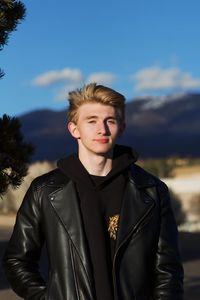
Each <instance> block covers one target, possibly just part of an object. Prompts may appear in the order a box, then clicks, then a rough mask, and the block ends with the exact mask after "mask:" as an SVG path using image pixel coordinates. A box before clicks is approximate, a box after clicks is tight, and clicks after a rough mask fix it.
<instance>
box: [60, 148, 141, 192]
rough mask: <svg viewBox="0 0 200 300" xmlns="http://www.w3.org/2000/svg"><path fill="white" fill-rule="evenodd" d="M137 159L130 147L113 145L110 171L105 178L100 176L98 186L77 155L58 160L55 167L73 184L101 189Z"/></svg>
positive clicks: (135, 153)
mask: <svg viewBox="0 0 200 300" xmlns="http://www.w3.org/2000/svg"><path fill="white" fill-rule="evenodd" d="M137 158H138V154H137V152H136V151H135V150H134V149H132V148H131V147H128V146H122V145H115V147H114V151H113V165H112V169H111V171H110V172H109V173H108V174H107V175H106V176H102V180H101V181H100V182H99V183H98V184H94V182H93V180H92V178H91V176H90V174H89V173H88V171H87V170H86V168H85V167H84V166H83V164H82V163H81V161H80V160H79V158H78V155H77V154H71V155H70V156H68V157H65V158H62V159H60V160H59V161H58V163H57V166H58V168H59V169H60V170H61V172H62V173H64V174H65V176H67V177H69V178H70V179H72V180H73V181H75V182H80V181H81V182H82V183H84V184H85V185H87V186H89V187H91V188H103V187H104V186H105V185H106V184H107V183H109V182H110V181H111V180H112V179H113V178H115V177H116V176H118V175H119V174H120V173H123V172H124V171H125V170H127V168H128V167H129V166H130V165H131V164H133V163H134V162H136V161H137Z"/></svg>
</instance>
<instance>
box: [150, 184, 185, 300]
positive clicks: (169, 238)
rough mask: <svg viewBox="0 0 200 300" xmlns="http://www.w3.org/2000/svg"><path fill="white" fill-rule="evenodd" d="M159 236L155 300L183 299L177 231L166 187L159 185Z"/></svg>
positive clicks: (181, 269)
mask: <svg viewBox="0 0 200 300" xmlns="http://www.w3.org/2000/svg"><path fill="white" fill-rule="evenodd" d="M158 194H159V199H160V234H159V242H158V249H157V253H156V266H155V288H154V299H155V300H182V299H183V267H182V263H181V259H180V254H179V246H178V231H177V226H176V222H175V218H174V215H173V211H172V208H171V203H170V196H169V191H168V188H167V186H166V185H165V184H164V183H162V182H161V183H159V186H158Z"/></svg>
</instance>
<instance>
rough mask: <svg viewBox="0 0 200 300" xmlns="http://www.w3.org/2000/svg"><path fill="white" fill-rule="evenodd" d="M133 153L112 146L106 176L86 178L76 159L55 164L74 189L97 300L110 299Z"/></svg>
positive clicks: (80, 164)
mask: <svg viewBox="0 0 200 300" xmlns="http://www.w3.org/2000/svg"><path fill="white" fill-rule="evenodd" d="M136 159H137V154H136V153H135V152H134V151H133V150H132V149H131V148H129V147H126V146H120V145H116V146H115V148H114V152H113V164H112V170H111V171H110V172H109V173H108V174H107V175H106V176H94V175H90V174H89V173H88V172H87V170H86V169H85V167H84V166H83V165H82V163H81V162H80V160H79V159H78V156H77V155H76V154H72V155H70V156H69V157H67V158H64V159H61V160H59V161H58V167H59V168H60V169H61V171H62V172H63V173H64V174H65V175H66V176H67V177H69V178H71V179H72V180H73V181H74V183H75V186H76V189H77V193H78V196H79V201H80V210H81V213H82V219H83V226H84V230H85V234H86V239H87V241H88V248H89V253H90V257H91V263H92V267H93V275H94V282H95V289H96V298H97V300H113V298H114V297H113V283H112V261H113V256H114V251H115V241H116V234H117V225H118V221H119V216H120V209H121V203H122V199H123V193H124V188H125V183H126V175H127V170H128V168H129V166H130V165H131V164H132V163H134V162H135V161H136Z"/></svg>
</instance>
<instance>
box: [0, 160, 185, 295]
mask: <svg viewBox="0 0 200 300" xmlns="http://www.w3.org/2000/svg"><path fill="white" fill-rule="evenodd" d="M44 241H45V242H46V246H47V254H48V259H49V279H48V281H47V283H45V281H44V280H43V279H42V277H41V275H40V273H39V270H38V260H39V257H40V253H41V248H42V245H43V243H44ZM88 255H89V254H88V251H87V245H86V240H85V236H84V230H83V226H82V221H81V217H80V209H79V205H78V199H77V195H76V191H75V187H74V184H73V182H72V181H71V180H70V179H68V178H67V177H65V176H64V175H63V174H62V173H61V172H60V170H59V169H55V170H54V171H52V172H50V173H48V174H45V175H43V176H40V177H38V178H37V179H35V180H34V181H33V183H32V184H31V186H30V188H29V190H28V192H27V194H26V196H25V199H24V201H23V203H22V206H21V207H20V209H19V211H18V214H17V220H16V224H15V227H14V231H13V235H12V237H11V239H10V242H9V245H8V248H7V251H6V253H5V256H4V261H3V264H4V269H5V272H6V274H7V277H8V280H9V281H10V283H11V286H12V288H13V290H14V291H15V292H16V293H17V294H18V295H19V296H21V297H23V298H25V299H27V300H38V299H41V300H42V299H46V300H47V299H48V300H94V299H95V296H94V284H93V277H92V272H91V265H90V259H89V257H88ZM112 272H113V282H114V290H115V300H133V299H135V300H150V299H154V300H182V283H183V269H182V265H181V262H180V257H179V252H178V247H177V229H176V225H175V221H174V217H173V214H172V210H171V206H170V201H169V194H168V191H167V187H166V186H165V184H164V183H162V182H161V181H159V180H158V179H157V178H155V177H153V176H152V175H150V174H149V173H147V172H145V171H144V170H143V169H141V168H140V167H138V166H137V165H133V167H132V170H131V172H130V175H129V178H128V179H127V185H126V191H125V194H124V200H123V206H122V209H121V214H120V223H119V229H118V236H117V243H116V253H115V256H114V263H113V271H112ZM102 300H106V299H102Z"/></svg>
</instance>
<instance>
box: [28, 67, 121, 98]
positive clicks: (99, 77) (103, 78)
mask: <svg viewBox="0 0 200 300" xmlns="http://www.w3.org/2000/svg"><path fill="white" fill-rule="evenodd" d="M114 80H115V75H114V74H112V73H109V72H97V73H91V74H89V76H88V77H87V78H83V76H82V74H81V71H80V70H79V69H70V68H65V69H63V70H52V71H49V72H46V73H43V74H41V75H39V76H37V77H36V78H34V79H33V80H32V84H33V85H35V86H40V87H47V86H50V85H53V84H54V83H58V82H63V86H62V87H61V88H60V89H59V90H58V91H57V94H56V96H55V100H57V101H63V100H66V98H67V96H68V92H69V91H72V90H75V89H77V88H80V87H81V86H82V85H83V84H84V82H86V83H89V82H97V83H98V84H107V85H109V84H112V83H113V82H114Z"/></svg>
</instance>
